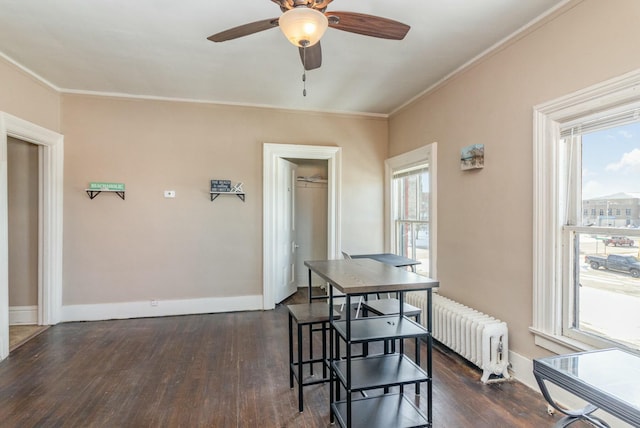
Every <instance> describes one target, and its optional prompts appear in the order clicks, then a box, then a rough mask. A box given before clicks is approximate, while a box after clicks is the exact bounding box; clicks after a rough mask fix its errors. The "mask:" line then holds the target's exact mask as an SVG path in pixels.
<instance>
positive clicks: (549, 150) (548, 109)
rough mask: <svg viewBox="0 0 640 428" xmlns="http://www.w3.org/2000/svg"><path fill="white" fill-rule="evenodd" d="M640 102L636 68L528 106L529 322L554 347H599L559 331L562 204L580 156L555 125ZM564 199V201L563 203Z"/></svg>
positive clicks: (574, 186)
mask: <svg viewBox="0 0 640 428" xmlns="http://www.w3.org/2000/svg"><path fill="white" fill-rule="evenodd" d="M638 102H640V70H636V71H634V72H631V73H627V74H625V75H623V76H620V77H617V78H614V79H611V80H608V81H606V82H603V83H600V84H597V85H594V86H592V87H589V88H587V89H584V90H581V91H578V92H575V93H573V94H570V95H567V96H564V97H561V98H558V99H556V100H553V101H550V102H547V103H544V104H540V105H537V106H535V107H534V111H533V174H534V177H533V187H534V188H533V209H534V211H533V216H534V219H533V323H532V326H531V328H530V331H532V332H533V333H534V334H535V343H536V344H537V345H539V346H541V347H544V348H545V349H549V350H551V351H553V352H556V353H567V352H574V351H582V350H589V349H594V348H596V347H598V346H597V345H595V346H594V344H593V343H586V341H582V340H579V339H576V337H575V336H574V337H569V336H568V335H567V334H565V333H564V332H563V329H564V327H565V322H566V320H567V319H568V314H567V309H566V308H567V306H566V303H567V299H571V298H572V295H571V290H569V288H570V287H569V286H568V285H567V286H566V287H565V286H563V284H568V281H569V278H570V275H571V274H570V272H569V271H570V269H573V256H572V255H571V253H572V252H571V249H570V248H571V242H570V239H569V238H568V237H569V236H570V235H571V231H572V230H578V229H580V228H579V227H576V226H575V225H570V226H569V227H566V219H567V218H568V217H567V210H575V209H580V207H579V206H578V207H572V206H570V205H573V204H572V203H571V202H569V203H567V202H566V201H572V200H575V198H573V199H572V196H574V195H571V194H570V192H580V184H579V183H570V182H569V180H568V177H576V175H575V174H569V173H568V170H569V168H574V169H573V171H575V168H577V166H578V160H577V159H578V158H579V156H569V154H568V153H567V152H566V147H567V146H566V145H565V146H564V147H563V145H562V144H560V129H561V128H565V127H567V126H570V125H571V124H572V123H574V122H580V121H583V120H584V118H585V117H587V116H590V115H593V114H596V113H598V112H602V111H608V110H614V109H618V108H622V107H624V106H625V105H629V104H632V103H638ZM567 205H569V206H567Z"/></svg>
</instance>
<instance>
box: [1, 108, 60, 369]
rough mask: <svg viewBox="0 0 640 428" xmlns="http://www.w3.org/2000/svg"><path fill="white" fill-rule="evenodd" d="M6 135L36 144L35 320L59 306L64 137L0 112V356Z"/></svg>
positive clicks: (5, 338) (5, 267)
mask: <svg viewBox="0 0 640 428" xmlns="http://www.w3.org/2000/svg"><path fill="white" fill-rule="evenodd" d="M8 137H13V138H16V139H19V140H22V141H26V142H28V143H32V144H36V145H37V146H38V159H39V160H38V168H39V170H40V171H39V172H40V174H39V175H40V177H39V191H38V199H39V203H38V324H39V325H52V324H57V323H58V322H60V316H61V311H62V215H63V211H62V197H63V161H64V137H63V136H62V135H61V134H58V133H57V132H54V131H51V130H49V129H46V128H43V127H41V126H39V125H36V124H34V123H31V122H28V121H26V120H24V119H20V118H18V117H15V116H12V115H10V114H8V113H5V112H0V272H2V273H1V274H0V360H3V359H4V358H6V357H7V356H8V355H9V274H8V271H9V235H8V217H9V211H8V210H9V207H8V188H7V139H8Z"/></svg>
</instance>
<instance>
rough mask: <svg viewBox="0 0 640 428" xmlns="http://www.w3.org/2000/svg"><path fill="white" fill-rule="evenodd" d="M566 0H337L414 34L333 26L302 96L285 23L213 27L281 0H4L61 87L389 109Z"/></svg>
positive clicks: (11, 53)
mask: <svg viewBox="0 0 640 428" xmlns="http://www.w3.org/2000/svg"><path fill="white" fill-rule="evenodd" d="M565 2H566V0H359V1H355V0H335V1H334V2H333V3H331V4H330V5H329V7H328V8H327V10H328V11H349V12H359V13H365V14H370V15H377V16H382V17H385V18H390V19H394V20H396V21H400V22H403V23H405V24H408V25H410V26H411V30H410V31H409V33H408V34H407V36H406V37H405V39H404V40H401V41H393V40H383V39H377V38H372V37H365V36H360V35H357V34H352V33H347V32H344V31H339V30H335V29H332V28H329V29H328V30H327V32H326V34H325V35H324V37H323V38H322V42H321V43H322V53H323V62H322V67H321V68H319V69H317V70H313V71H310V72H308V73H307V96H306V97H303V96H302V80H301V76H302V64H301V62H300V57H299V55H298V50H297V48H296V47H295V46H293V45H291V44H290V43H289V42H288V41H287V40H286V39H285V38H284V36H283V35H282V33H281V32H280V30H279V29H278V28H273V29H270V30H267V31H263V32H260V33H256V34H253V35H250V36H246V37H243V38H239V39H236V40H231V41H227V42H223V43H213V42H210V41H208V40H207V37H208V36H210V35H212V34H214V33H217V32H220V31H222V30H226V29H228V28H230V27H235V26H238V25H241V24H245V23H249V22H253V21H258V20H262V19H266V18H274V17H278V16H280V13H281V12H280V9H279V7H278V5H276V4H275V3H272V2H271V1H270V0H245V1H238V0H228V1H222V0H206V1H205V0H181V1H175V0H94V1H87V0H57V1H52V0H0V52H1V53H3V54H4V55H5V56H6V57H8V58H9V59H11V60H13V61H15V62H16V63H18V64H20V65H21V66H23V67H25V68H26V69H27V70H30V71H31V72H33V73H34V74H35V75H37V76H39V77H40V78H42V79H44V80H45V81H47V82H49V83H50V84H51V85H53V86H54V87H56V88H57V89H60V90H62V91H80V92H85V91H86V92H97V93H105V94H106V93H110V94H128V95H135V96H145V97H147V96H148V97H162V98H176V99H183V100H199V101H211V102H217V103H225V104H227V103H228V104H241V105H257V106H271V107H278V108H286V109H302V110H317V111H334V112H358V113H372V114H381V115H386V114H389V113H391V112H393V111H394V110H395V109H397V108H398V107H400V106H402V105H403V104H405V103H406V102H408V101H409V100H411V99H412V98H414V97H415V96H416V95H418V94H419V93H421V92H423V91H425V90H426V89H428V88H429V87H430V86H432V85H434V84H435V83H436V82H438V81H439V80H441V79H442V78H443V77H445V76H446V75H448V74H450V73H451V72H453V71H454V70H456V69H457V68H459V67H460V66H462V65H463V64H465V63H467V62H468V61H470V60H471V59H473V58H474V57H476V56H478V55H479V54H481V53H482V52H483V51H485V50H487V49H488V48H490V47H491V46H493V45H494V44H496V43H498V42H499V41H501V40H503V39H504V38H505V37H507V36H509V35H510V34H512V33H514V32H516V31H517V30H518V29H521V28H522V27H523V26H525V25H527V24H528V23H530V22H531V21H533V20H535V19H536V18H538V17H540V16H541V15H543V14H545V13H546V12H547V11H549V10H550V9H552V8H554V7H556V6H558V5H560V4H563V3H565Z"/></svg>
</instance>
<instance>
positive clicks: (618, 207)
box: [574, 122, 640, 349]
mask: <svg viewBox="0 0 640 428" xmlns="http://www.w3.org/2000/svg"><path fill="white" fill-rule="evenodd" d="M581 153H582V157H581V160H582V210H581V215H582V221H581V222H580V223H581V224H582V225H583V226H592V227H594V228H608V229H609V230H607V231H605V232H606V233H604V234H603V233H602V230H599V231H598V233H591V234H590V233H576V241H575V242H576V245H575V248H576V250H575V251H576V264H577V266H576V268H577V269H576V272H577V273H576V275H575V276H576V281H575V288H574V290H575V308H574V322H575V325H574V327H575V328H577V329H579V330H580V331H582V332H585V333H589V334H594V335H596V336H600V337H604V338H606V339H609V340H612V341H615V342H618V343H622V344H624V345H627V346H629V347H632V348H636V349H640V260H639V259H638V257H639V256H640V247H639V245H638V244H639V241H640V236H639V233H638V232H639V231H640V230H639V229H638V227H640V123H637V122H636V123H632V124H628V125H623V126H615V127H612V128H608V129H604V130H599V131H596V132H592V133H587V134H583V135H582V150H581Z"/></svg>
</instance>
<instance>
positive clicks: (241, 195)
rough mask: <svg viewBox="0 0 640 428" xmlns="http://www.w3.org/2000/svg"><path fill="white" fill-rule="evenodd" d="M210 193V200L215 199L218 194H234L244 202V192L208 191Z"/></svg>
mask: <svg viewBox="0 0 640 428" xmlns="http://www.w3.org/2000/svg"><path fill="white" fill-rule="evenodd" d="M210 193H211V200H212V201H215V200H216V198H217V197H218V196H220V195H236V196H237V197H238V198H240V199H241V200H242V202H244V197H245V194H244V192H210Z"/></svg>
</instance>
